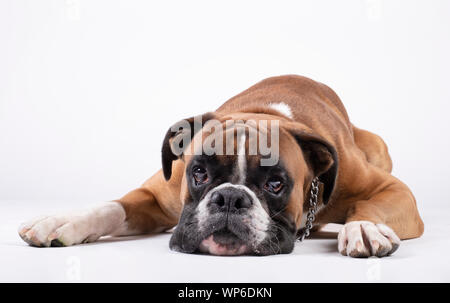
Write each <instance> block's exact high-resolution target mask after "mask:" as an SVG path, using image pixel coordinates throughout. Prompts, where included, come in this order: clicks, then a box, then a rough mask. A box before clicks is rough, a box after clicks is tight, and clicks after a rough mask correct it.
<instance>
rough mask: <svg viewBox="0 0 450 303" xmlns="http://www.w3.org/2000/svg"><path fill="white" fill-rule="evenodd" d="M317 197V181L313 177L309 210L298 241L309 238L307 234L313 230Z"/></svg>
mask: <svg viewBox="0 0 450 303" xmlns="http://www.w3.org/2000/svg"><path fill="white" fill-rule="evenodd" d="M318 195H319V179H318V178H317V177H315V178H314V179H313V180H312V182H311V192H310V197H309V209H308V214H307V215H306V224H305V229H304V230H303V233H302V235H301V236H300V238H299V240H300V241H303V240H305V238H306V237H308V236H309V234H310V233H311V229H312V228H313V222H314V220H315V219H316V211H317V201H318Z"/></svg>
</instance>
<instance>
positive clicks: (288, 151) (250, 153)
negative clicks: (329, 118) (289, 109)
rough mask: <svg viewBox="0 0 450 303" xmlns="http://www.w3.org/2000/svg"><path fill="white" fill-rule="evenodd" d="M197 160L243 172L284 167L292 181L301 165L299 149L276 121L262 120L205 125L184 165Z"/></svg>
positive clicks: (194, 141)
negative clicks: (237, 166) (206, 160)
mask: <svg viewBox="0 0 450 303" xmlns="http://www.w3.org/2000/svg"><path fill="white" fill-rule="evenodd" d="M199 156H208V157H207V158H211V159H215V160H216V161H217V162H218V163H217V164H222V165H231V164H235V165H240V169H242V170H247V169H248V168H252V167H261V168H262V169H263V170H268V169H270V167H275V166H283V167H284V168H285V169H286V170H288V171H289V172H290V174H291V175H292V177H294V178H295V177H297V175H298V173H299V169H300V171H302V169H301V168H302V163H304V161H302V159H303V155H302V152H301V149H300V147H299V146H298V144H297V143H296V141H295V140H294V139H293V137H292V136H291V135H290V134H289V133H288V132H287V131H286V130H284V129H283V128H281V127H280V124H279V121H278V120H264V119H258V120H256V119H255V120H254V119H245V120H244V119H233V120H231V119H224V120H221V121H219V120H214V121H208V122H207V123H205V125H204V127H203V128H202V130H201V131H199V132H198V133H197V134H196V135H195V136H194V138H193V140H192V141H191V142H190V144H189V145H188V147H187V149H186V150H185V155H184V157H185V161H186V163H189V162H190V161H192V160H193V159H198V158H199ZM281 164H282V165H281Z"/></svg>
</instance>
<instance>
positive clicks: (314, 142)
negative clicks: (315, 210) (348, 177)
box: [290, 130, 339, 204]
mask: <svg viewBox="0 0 450 303" xmlns="http://www.w3.org/2000/svg"><path fill="white" fill-rule="evenodd" d="M290 133H291V134H292V135H293V136H294V138H295V139H296V141H297V142H298V144H299V145H300V148H301V150H302V152H303V156H304V158H305V161H306V163H307V164H308V166H309V167H310V169H311V171H312V172H313V175H314V177H318V178H319V181H320V182H322V183H323V185H324V191H323V195H322V198H323V203H324V204H327V203H328V201H329V199H330V196H331V194H332V193H333V190H334V187H335V184H336V179H337V174H338V166H339V160H338V155H337V152H336V149H335V148H334V147H333V146H332V145H331V144H330V143H329V142H328V141H326V140H325V139H324V138H322V137H321V136H319V135H316V134H313V133H309V132H306V131H304V130H290Z"/></svg>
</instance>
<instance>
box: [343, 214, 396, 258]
mask: <svg viewBox="0 0 450 303" xmlns="http://www.w3.org/2000/svg"><path fill="white" fill-rule="evenodd" d="M399 246H400V238H399V237H398V236H397V235H396V234H395V232H394V231H393V230H392V229H391V228H389V227H388V226H386V225H384V224H374V223H372V222H369V221H354V222H349V223H347V224H345V225H344V227H342V229H341V231H340V232H339V235H338V249H339V252H340V253H341V254H342V255H344V256H350V257H355V258H365V257H370V256H378V257H383V256H387V255H390V254H392V253H393V252H394V251H396V250H397V248H398V247H399Z"/></svg>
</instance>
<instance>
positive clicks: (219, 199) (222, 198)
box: [211, 188, 252, 211]
mask: <svg viewBox="0 0 450 303" xmlns="http://www.w3.org/2000/svg"><path fill="white" fill-rule="evenodd" d="M211 203H212V204H214V205H215V206H217V207H218V208H219V209H221V210H223V211H236V210H239V209H245V208H250V206H252V200H251V199H250V197H249V196H248V195H247V193H245V192H244V191H242V190H239V189H235V188H224V189H221V190H219V191H216V192H215V193H213V194H212V196H211Z"/></svg>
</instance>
